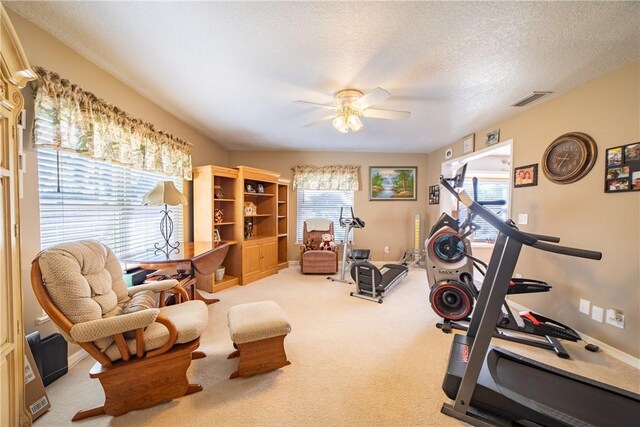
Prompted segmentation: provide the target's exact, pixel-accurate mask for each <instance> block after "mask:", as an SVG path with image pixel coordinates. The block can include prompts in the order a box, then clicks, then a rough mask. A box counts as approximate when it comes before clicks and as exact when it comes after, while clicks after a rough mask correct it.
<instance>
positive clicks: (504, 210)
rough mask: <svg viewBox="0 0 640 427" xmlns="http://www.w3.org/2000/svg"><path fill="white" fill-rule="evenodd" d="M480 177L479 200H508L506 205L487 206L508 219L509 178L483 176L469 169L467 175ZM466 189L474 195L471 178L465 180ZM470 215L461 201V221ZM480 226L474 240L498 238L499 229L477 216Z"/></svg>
mask: <svg viewBox="0 0 640 427" xmlns="http://www.w3.org/2000/svg"><path fill="white" fill-rule="evenodd" d="M470 176H477V177H478V200H480V201H482V200H506V201H507V204H506V205H504V206H487V208H488V209H490V210H491V211H492V212H494V213H495V214H496V215H498V216H499V217H500V218H502V219H503V220H505V219H507V217H508V212H509V204H508V202H509V186H510V181H509V178H508V177H507V178H483V177H482V176H481V175H479V174H474V173H473V172H468V171H467V177H470ZM463 187H464V190H465V191H466V192H467V194H468V195H469V196H471V197H473V181H472V180H471V179H470V178H469V179H466V180H465V182H464V185H463ZM467 215H468V209H467V207H466V206H465V205H463V204H462V203H460V222H463V221H464V220H465V219H466V218H467ZM473 222H475V223H476V224H477V225H478V226H479V228H478V229H477V230H476V231H475V233H473V241H474V242H488V243H493V242H495V241H496V239H497V238H498V231H497V230H496V229H495V228H493V226H491V225H489V223H488V222H486V221H485V220H484V219H482V218H480V217H479V216H476V217H475V218H474V220H473Z"/></svg>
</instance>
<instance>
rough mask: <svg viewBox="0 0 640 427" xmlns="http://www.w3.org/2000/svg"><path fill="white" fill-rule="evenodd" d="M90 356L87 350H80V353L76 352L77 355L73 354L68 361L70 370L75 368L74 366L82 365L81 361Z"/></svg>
mask: <svg viewBox="0 0 640 427" xmlns="http://www.w3.org/2000/svg"><path fill="white" fill-rule="evenodd" d="M87 356H89V353H87V352H86V351H85V350H83V349H80V350H78V351H76V352H75V353H73V354H72V355H71V356H69V358H68V359H67V363H68V365H69V369H71V368H73V367H74V366H76V365H77V364H78V363H80V361H81V360H83V359H84V358H85V357H87Z"/></svg>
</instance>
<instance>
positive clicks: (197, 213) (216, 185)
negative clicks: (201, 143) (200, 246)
mask: <svg viewBox="0 0 640 427" xmlns="http://www.w3.org/2000/svg"><path fill="white" fill-rule="evenodd" d="M237 180H238V171H237V170H236V169H231V168H225V167H221V166H200V167H196V168H194V169H193V199H194V203H193V205H194V208H193V231H194V240H196V241H209V242H210V241H214V240H215V233H216V231H217V233H218V235H219V236H220V240H221V241H224V242H229V244H230V248H229V252H228V253H227V256H226V257H225V259H224V261H223V262H222V266H224V267H225V275H224V278H223V280H221V281H216V282H215V283H214V284H213V285H212V287H209V286H208V285H207V286H204V287H203V285H202V284H201V285H200V286H198V284H196V287H198V289H202V290H205V291H208V292H217V291H220V290H222V289H226V288H229V287H232V286H235V285H237V284H238V283H240V277H241V275H242V264H241V261H240V248H239V245H238V241H239V240H240V239H241V237H242V236H241V235H240V236H238V235H237V223H238V220H237V218H238V216H237V207H236V205H237V199H238V198H237V194H236V189H237ZM216 209H220V210H221V211H222V213H223V215H224V218H223V220H222V221H221V222H215V219H214V218H215V215H214V214H215V210H216Z"/></svg>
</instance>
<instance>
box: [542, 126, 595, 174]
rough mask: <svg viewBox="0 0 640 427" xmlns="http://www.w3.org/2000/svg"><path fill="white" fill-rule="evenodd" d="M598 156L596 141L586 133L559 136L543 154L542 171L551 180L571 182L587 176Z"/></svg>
mask: <svg viewBox="0 0 640 427" xmlns="http://www.w3.org/2000/svg"><path fill="white" fill-rule="evenodd" d="M597 157H598V147H597V145H596V142H595V141H594V140H593V138H591V137H590V136H589V135H587V134H586V133H582V132H570V133H565V134H564V135H560V136H559V137H557V138H556V139H555V140H554V141H553V142H552V143H551V144H549V146H548V147H547V149H546V150H545V152H544V155H543V156H542V171H543V172H544V174H545V176H546V177H547V178H549V180H550V181H551V182H555V183H556V184H570V183H572V182H576V181H578V180H579V179H582V178H583V177H585V176H586V175H587V174H588V173H589V171H590V170H591V168H592V167H593V165H594V164H595V162H596V158H597Z"/></svg>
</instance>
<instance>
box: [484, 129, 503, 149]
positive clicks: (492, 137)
mask: <svg viewBox="0 0 640 427" xmlns="http://www.w3.org/2000/svg"><path fill="white" fill-rule="evenodd" d="M498 142H500V129H495V130H492V131H491V132H489V133H488V134H487V140H486V142H485V145H486V146H487V147H488V146H490V145H493V144H497V143H498Z"/></svg>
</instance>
